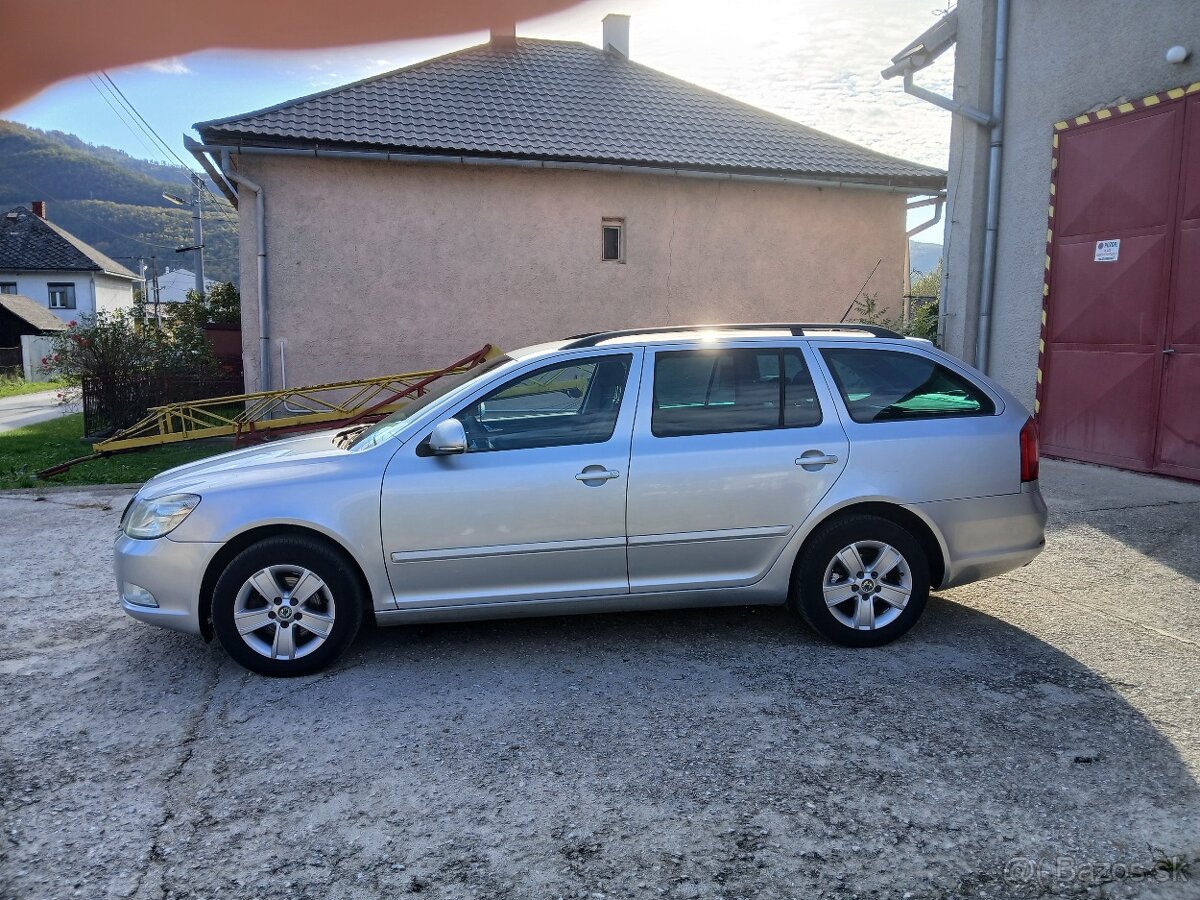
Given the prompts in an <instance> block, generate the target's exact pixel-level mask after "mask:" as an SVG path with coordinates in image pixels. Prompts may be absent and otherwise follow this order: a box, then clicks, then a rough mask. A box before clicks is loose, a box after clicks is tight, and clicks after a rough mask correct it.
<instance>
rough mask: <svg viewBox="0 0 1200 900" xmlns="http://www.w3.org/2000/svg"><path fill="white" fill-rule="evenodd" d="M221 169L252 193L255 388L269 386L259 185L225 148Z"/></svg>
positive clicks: (263, 231) (263, 205)
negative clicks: (255, 274) (255, 257)
mask: <svg viewBox="0 0 1200 900" xmlns="http://www.w3.org/2000/svg"><path fill="white" fill-rule="evenodd" d="M221 172H222V173H224V175H225V177H226V178H228V179H229V180H230V181H232V182H233V183H234V184H236V185H237V186H238V188H239V189H241V188H245V189H246V190H248V191H250V192H251V193H253V194H254V231H255V244H256V245H257V247H256V249H257V251H258V342H259V343H258V379H259V380H258V389H259V390H260V391H269V390H271V354H270V349H271V336H270V335H269V334H268V333H267V323H268V321H269V319H268V316H267V309H268V305H267V225H266V219H267V211H266V202H265V200H264V198H263V189H262V187H261V186H260V185H258V184H255V183H254V182H253V181H251V180H250V179H249V178H247V177H246V176H245V175H242V174H241V173H239V172H237V171H236V170H235V169H234V168H233V166H232V165H230V161H229V151H228V150H227V149H222V150H221Z"/></svg>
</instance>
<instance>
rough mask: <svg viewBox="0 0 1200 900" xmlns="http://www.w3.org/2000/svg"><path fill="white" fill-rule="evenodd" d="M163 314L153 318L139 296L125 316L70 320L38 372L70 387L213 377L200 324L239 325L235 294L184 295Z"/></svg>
mask: <svg viewBox="0 0 1200 900" xmlns="http://www.w3.org/2000/svg"><path fill="white" fill-rule="evenodd" d="M164 313H165V314H164V315H163V316H162V318H161V319H157V318H155V317H154V316H153V315H152V314H150V313H149V310H148V308H147V304H146V303H145V300H144V299H143V298H140V297H139V298H138V299H137V301H136V302H135V303H134V307H133V309H132V310H131V311H127V310H123V309H118V310H116V311H115V312H107V311H101V312H98V313H96V314H95V315H94V316H84V317H82V320H79V321H77V320H72V321H70V322H68V323H67V328H66V330H65V331H61V332H59V333H58V334H57V335H55V337H54V339H53V345H52V349H51V351H50V353H48V354H47V355H46V356H44V357H43V358H42V370H43V371H44V372H46V373H47V374H49V375H53V376H55V377H58V378H62V379H63V380H65V381H66V382H67V383H68V384H69V385H75V386H77V385H79V384H80V383H81V382H82V380H83V379H84V378H101V379H106V380H113V379H120V378H126V377H128V376H131V375H144V374H157V375H196V376H201V377H203V376H213V375H217V374H218V373H219V372H220V365H219V364H218V362H217V358H216V357H215V356H214V355H213V352H212V348H211V347H210V346H209V344H208V341H206V340H205V338H204V325H205V324H207V323H208V322H212V321H220V322H224V321H231V320H232V321H238V320H239V318H240V297H239V296H238V292H237V289H236V288H234V287H233V285H231V284H226V285H218V286H216V287H214V288H213V289H212V290H211V291H210V292H209V295H208V296H207V297H206V296H204V295H202V294H197V293H196V292H195V291H189V292H188V299H187V301H186V302H184V303H179V304H174V303H172V304H169V305H164Z"/></svg>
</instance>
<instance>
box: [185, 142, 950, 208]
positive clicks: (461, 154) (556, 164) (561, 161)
mask: <svg viewBox="0 0 1200 900" xmlns="http://www.w3.org/2000/svg"><path fill="white" fill-rule="evenodd" d="M201 137H202V138H203V139H204V149H214V150H215V149H222V148H224V149H228V150H229V151H230V152H233V153H238V152H243V153H246V154H247V155H278V156H313V157H316V158H325V159H338V158H341V159H380V160H385V159H386V160H389V161H392V162H411V163H417V164H420V163H434V164H436V163H442V164H447V163H448V164H457V165H481V166H486V165H506V164H507V165H514V166H524V167H529V168H559V169H573V168H574V169H603V170H608V171H614V172H623V173H625V174H645V175H679V176H685V177H687V176H691V177H696V178H726V179H730V180H742V179H746V180H760V181H762V180H767V181H796V182H814V183H816V182H820V183H822V184H827V185H828V186H831V187H832V186H840V187H848V188H852V187H862V188H878V189H885V190H895V191H909V192H911V193H935V192H938V191H942V190H945V187H946V173H945V172H940V171H938V170H932V169H931V170H930V174H928V175H913V176H881V175H878V174H873V173H861V172H832V171H815V170H775V169H753V168H747V167H732V166H697V165H695V164H693V163H680V162H672V161H670V160H629V159H606V158H602V157H567V156H541V155H532V154H530V155H520V154H511V153H486V152H482V153H481V152H478V151H463V150H459V149H454V148H444V149H442V148H413V147H395V146H388V145H372V144H355V143H350V142H345V143H328V142H326V143H322V142H316V141H296V140H289V139H283V138H279V137H277V136H273V135H260V134H247V133H231V132H222V131H220V130H218V129H205V130H204V131H202V132H201Z"/></svg>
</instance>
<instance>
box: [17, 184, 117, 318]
mask: <svg viewBox="0 0 1200 900" xmlns="http://www.w3.org/2000/svg"><path fill="white" fill-rule="evenodd" d="M32 207H33V208H32V209H27V208H25V207H24V206H18V207H15V208H13V209H10V210H9V211H8V212H6V213H4V218H3V220H2V221H0V294H20V295H22V296H25V297H29V298H31V299H33V300H34V301H36V302H37V303H39V304H42V305H44V306H45V307H46V308H47V309H49V310H50V311H51V312H52V313H54V314H55V315H57V316H58V317H59V318H60V319H62V320H63V321H64V322H69V321H71V320H78V319H80V318H81V317H84V316H92V315H95V314H96V313H97V312H100V311H102V310H104V311H112V310H116V309H120V308H122V307H132V306H133V287H134V285H135V284H137V283H139V282H140V281H141V279H140V278H138V276H137V275H135V274H134V273H133V272H131V271H129V269H127V268H125V267H124V266H123V265H121V264H120V263H118V262H116V261H115V260H113V259H110V258H109V257H107V256H105V255H104V254H103V253H101V252H100V251H99V250H97V249H96V248H95V247H92V246H90V245H89V244H85V243H84V242H83V241H81V240H79V238H77V237H75V236H74V235H73V234H70V233H69V232H67V231H64V230H63V229H61V228H59V227H58V226H57V225H55V224H54V223H53V222H49V221H47V219H46V204H45V203H43V202H42V201H40V200H35V201H34V202H33V204H32Z"/></svg>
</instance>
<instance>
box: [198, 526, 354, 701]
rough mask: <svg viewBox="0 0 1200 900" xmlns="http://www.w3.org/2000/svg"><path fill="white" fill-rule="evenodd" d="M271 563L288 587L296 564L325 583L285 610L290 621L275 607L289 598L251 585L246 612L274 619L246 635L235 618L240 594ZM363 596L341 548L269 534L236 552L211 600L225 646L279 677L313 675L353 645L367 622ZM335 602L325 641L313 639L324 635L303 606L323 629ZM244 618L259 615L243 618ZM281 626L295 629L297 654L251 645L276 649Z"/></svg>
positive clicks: (279, 580)
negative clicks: (278, 655)
mask: <svg viewBox="0 0 1200 900" xmlns="http://www.w3.org/2000/svg"><path fill="white" fill-rule="evenodd" d="M268 567H279V569H278V570H277V572H275V573H273V574H274V575H276V576H277V577H276V581H275V583H276V584H279V585H282V586H283V587H284V588H289V587H295V586H296V581H294V580H293V579H294V578H295V577H296V576H295V574H293V573H291V572H290V571H288V570H289V569H292V568H294V569H297V570H307V571H309V572H311V573H312V574H313V575H315V576H316V577H317V578H319V579H320V580H321V582H323V586H322V588H321V589H319V590H318V591H317V592H316V593H315V594H313V595H312V597H311V598H310V599H309V600H306V601H304V602H302V603H299V604H298V605H295V606H294V608H290V609H289V610H287V611H286V616H287V617H288V618H289V619H290V621H289V622H287V623H283V622H282V619H283V615H280V614H277V613H276V610H278V609H280V608H281V607H282V606H284V605H288V604H286V603H275V602H267V600H265V599H264V595H263V593H262V592H260V591H258V590H256V589H254V588H248V589H247V594H246V597H245V598H243V600H242V607H243V608H242V609H241V613H242V614H243V615H244V616H248V615H251V614H254V613H258V612H261V613H262V614H263V615H264V616H268V617H269V619H270V621H264V624H263V627H262V628H260V629H258V630H256V631H254V632H251V633H250V634H249V635H248V637H247V638H243V637H242V635H241V634H240V633H239V631H238V627H237V624H235V619H234V613H235V609H236V608H237V607H238V603H239V601H238V597H239V594H240V593H241V591H242V588H243V586H245V585H247V584H248V582H249V580H250V578H251V576H253V575H255V574H256V573H259V572H261V571H263V570H266V569H268ZM310 584H311V582H310ZM271 599H272V600H274V599H277V598H271ZM293 599H294V598H293ZM364 601H365V598H364V596H363V590H362V588H361V587H360V584H359V579H358V575H357V573H356V572H355V570H354V568H353V564H352V563H351V562H350V561H349V560H348V559H347V558H346V557H345V555H344V554H343V553H341V552H340V551H338V550H337V549H335V548H333V547H331V546H330V545H329V544H327V543H325V542H324V541H321V540H319V539H317V538H310V537H304V536H301V535H296V536H280V537H273V538H266V539H265V540H262V541H259V542H258V543H257V544H253V545H252V546H250V547H247V548H246V549H245V550H243V551H242V552H241V553H239V554H238V555H237V556H235V557H234V558H233V561H232V562H230V563H229V565H228V566H226V567H225V571H224V572H222V573H221V577H220V578H218V579H217V586H216V589H215V590H214V591H213V602H212V622H213V630H214V631H215V632H216V635H217V639H218V640H220V642H221V646H223V647H224V648H225V652H226V653H228V654H229V655H230V656H231V657H233V658H234V659H235V660H236V661H237V662H238V663H240V664H241V665H243V666H245V667H246V668H247V669H250V670H251V671H252V672H258V673H259V674H260V675H270V676H272V677H276V678H291V677H295V676H298V675H311V674H313V673H314V672H318V671H320V670H321V669H323V668H325V667H326V666H327V665H329V664H330V663H331V662H333V661H334V660H335V659H337V658H338V657H339V656H340V655H341V654H342V652H343V651H344V650H345V649H346V648H347V647H348V646H350V642H351V641H353V640H354V636H355V635H356V634H357V633H358V629H359V626H360V625H361V624H362V619H363V605H364ZM331 602H332V620H333V621H332V626H331V627H328V632H327V636H325V637H324V638H323V641H321V640H317V642H316V644H313V643H312V642H313V641H314V640H315V639H317V638H318V637H319V635H318V633H317V631H315V630H309V629H308V628H305V627H304V623H303V617H304V612H306V611H307V612H308V613H309V621H310V622H317V621H320V622H322V629H324V628H325V627H326V622H325V620H323V619H322V618H321V616H328V615H330V614H331V611H330V606H331ZM242 621H244V622H245V621H259V620H258V619H252V620H247V619H245V618H243V620H242ZM281 629H287V630H288V631H289V632H290V636H291V641H292V644H293V646H294V650H293V652H294V653H295V654H296V656H295V658H278V659H275V658H271V657H269V656H265V655H263V653H261V652H259V651H258V650H255V649H254V647H252V646H251V642H254V643H255V644H257V645H259V646H262V647H267V649H268V650H270V649H273V647H268V645H267V642H268V641H273V640H274V635H275V634H277V633H278V632H279V631H280V630H281ZM287 637H288V635H287V634H285V635H284V636H283V638H284V640H285V641H286V640H287ZM310 645H311V646H310ZM305 648H307V649H305ZM302 651H303V652H302Z"/></svg>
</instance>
